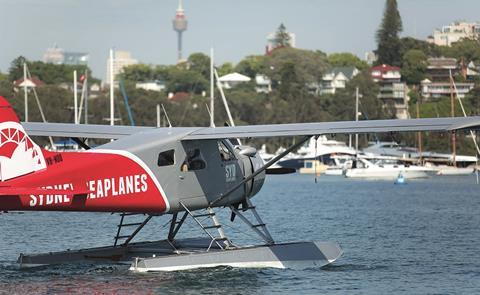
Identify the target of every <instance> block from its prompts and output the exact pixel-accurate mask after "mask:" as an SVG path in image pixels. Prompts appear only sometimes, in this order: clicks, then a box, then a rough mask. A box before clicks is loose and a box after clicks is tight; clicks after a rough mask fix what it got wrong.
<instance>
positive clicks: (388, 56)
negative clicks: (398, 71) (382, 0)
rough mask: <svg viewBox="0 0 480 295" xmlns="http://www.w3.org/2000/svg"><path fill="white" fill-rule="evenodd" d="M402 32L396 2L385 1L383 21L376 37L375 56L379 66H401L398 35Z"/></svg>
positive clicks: (393, 0) (392, 0)
mask: <svg viewBox="0 0 480 295" xmlns="http://www.w3.org/2000/svg"><path fill="white" fill-rule="evenodd" d="M402 30H403V28H402V19H401V18H400V13H399V12H398V7H397V1H396V0H387V3H386V6H385V11H384V13H383V20H382V23H381V25H380V28H379V29H378V31H377V35H376V40H377V43H378V48H377V50H376V54H377V56H378V63H379V64H389V65H393V66H400V65H401V58H402V57H401V56H400V55H399V52H400V48H401V46H400V45H401V44H400V39H399V37H398V34H399V33H400V32H401V31H402Z"/></svg>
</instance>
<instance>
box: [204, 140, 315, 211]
mask: <svg viewBox="0 0 480 295" xmlns="http://www.w3.org/2000/svg"><path fill="white" fill-rule="evenodd" d="M310 137H312V136H305V137H304V138H303V139H302V140H300V141H299V142H297V143H296V144H294V145H292V146H291V147H289V148H288V149H286V150H285V151H284V152H283V153H281V154H280V155H278V156H276V157H274V158H273V159H271V160H270V161H268V162H267V163H266V164H265V165H263V166H262V167H261V168H260V169H258V170H257V171H255V172H254V173H252V174H251V175H250V176H248V177H246V178H245V179H243V180H242V181H240V182H239V183H237V184H236V185H234V186H233V187H232V188H231V189H229V190H228V191H227V192H225V193H223V194H221V195H220V197H218V198H217V199H215V200H213V201H212V202H210V204H209V205H210V207H211V206H213V205H215V204H216V203H218V202H220V201H221V200H223V199H225V198H226V197H228V196H229V195H230V194H231V193H233V192H234V191H235V190H236V189H238V188H239V187H240V186H242V185H244V184H245V183H247V182H248V181H250V180H252V179H253V178H255V176H257V175H258V174H260V173H262V172H263V171H265V170H266V169H267V168H268V167H270V166H272V165H273V164H275V163H276V162H277V161H278V160H280V159H281V158H283V157H285V156H286V155H288V154H289V153H290V152H291V151H293V150H294V149H297V148H299V147H300V146H301V145H302V144H304V143H305V142H307V141H308V140H309V139H310Z"/></svg>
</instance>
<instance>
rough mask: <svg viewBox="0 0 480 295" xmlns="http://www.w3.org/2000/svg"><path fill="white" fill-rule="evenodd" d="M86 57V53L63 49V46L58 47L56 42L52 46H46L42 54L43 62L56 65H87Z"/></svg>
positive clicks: (87, 56) (87, 57)
mask: <svg viewBox="0 0 480 295" xmlns="http://www.w3.org/2000/svg"><path fill="white" fill-rule="evenodd" d="M88 59H89V55H88V53H84V52H70V51H65V50H63V48H59V47H58V46H57V44H54V45H53V47H52V48H47V50H46V51H45V53H44V54H43V61H44V62H45V63H52V64H56V65H61V64H66V65H87V64H88Z"/></svg>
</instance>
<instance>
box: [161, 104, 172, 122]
mask: <svg viewBox="0 0 480 295" xmlns="http://www.w3.org/2000/svg"><path fill="white" fill-rule="evenodd" d="M162 109H163V113H164V114H165V118H167V122H168V128H172V123H170V119H169V118H168V114H167V111H166V110H165V107H164V106H163V103H162Z"/></svg>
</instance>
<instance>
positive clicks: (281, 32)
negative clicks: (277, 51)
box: [273, 23, 291, 48]
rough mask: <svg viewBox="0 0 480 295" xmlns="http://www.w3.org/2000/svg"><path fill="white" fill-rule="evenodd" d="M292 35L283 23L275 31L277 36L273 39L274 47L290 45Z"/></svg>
mask: <svg viewBox="0 0 480 295" xmlns="http://www.w3.org/2000/svg"><path fill="white" fill-rule="evenodd" d="M290 39H291V38H290V35H289V34H288V32H287V29H286V28H285V25H284V24H283V23H281V24H280V26H279V27H278V29H277V31H276V32H275V38H274V39H273V42H274V46H273V47H274V48H282V47H290Z"/></svg>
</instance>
